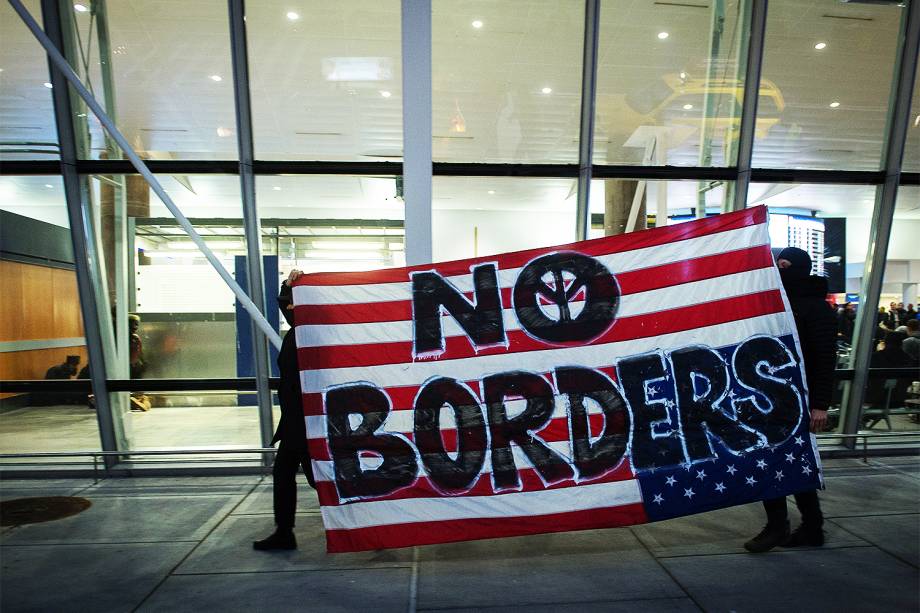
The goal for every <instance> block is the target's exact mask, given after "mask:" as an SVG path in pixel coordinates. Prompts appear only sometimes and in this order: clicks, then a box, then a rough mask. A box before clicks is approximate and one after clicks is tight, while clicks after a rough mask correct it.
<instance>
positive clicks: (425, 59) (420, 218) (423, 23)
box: [402, 0, 432, 266]
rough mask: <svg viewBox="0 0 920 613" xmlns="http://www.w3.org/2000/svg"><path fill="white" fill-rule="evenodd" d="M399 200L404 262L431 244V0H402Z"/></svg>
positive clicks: (423, 257)
mask: <svg viewBox="0 0 920 613" xmlns="http://www.w3.org/2000/svg"><path fill="white" fill-rule="evenodd" d="M402 79H403V83H402V105H403V201H404V202H405V217H406V220H405V228H406V264H408V265H409V266H413V265H416V264H427V263H429V262H431V260H432V249H431V240H432V237H431V0H402Z"/></svg>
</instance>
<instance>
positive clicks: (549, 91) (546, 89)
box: [540, 87, 553, 94]
mask: <svg viewBox="0 0 920 613" xmlns="http://www.w3.org/2000/svg"><path fill="white" fill-rule="evenodd" d="M540 91H541V92H543V93H544V94H551V93H553V88H552V87H544V88H543V89H541V90H540Z"/></svg>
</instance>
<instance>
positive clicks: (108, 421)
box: [41, 0, 117, 466]
mask: <svg viewBox="0 0 920 613" xmlns="http://www.w3.org/2000/svg"><path fill="white" fill-rule="evenodd" d="M59 6H60V5H59V4H58V2H57V0H42V2H41V7H42V20H43V22H44V29H45V32H46V34H47V35H48V37H49V38H50V39H51V41H52V43H53V44H54V45H55V47H57V49H58V50H62V49H63V47H64V37H63V31H62V28H61V18H60V13H59V12H58V10H59ZM48 69H49V71H50V74H51V85H52V89H51V96H52V99H53V101H54V120H55V124H56V126H57V133H58V143H59V145H60V151H61V175H62V178H63V180H64V195H65V197H66V199H67V218H68V220H69V222H70V236H71V240H72V241H73V254H74V262H75V264H76V271H77V291H78V292H79V296H80V313H81V315H82V317H83V332H84V335H85V337H86V349H87V353H88V354H89V363H90V365H91V368H90V380H91V381H92V385H93V394H94V396H95V400H96V419H97V420H98V423H99V436H100V439H101V443H102V450H103V451H116V450H117V446H116V438H115V426H114V423H113V420H112V411H111V406H110V404H109V391H108V386H107V383H106V372H107V370H106V360H105V352H104V351H103V346H102V333H101V329H100V321H99V308H98V307H99V305H98V304H97V296H96V292H95V290H94V283H93V278H92V274H93V265H92V263H93V262H97V261H98V253H96V252H95V241H94V240H93V223H92V220H91V219H90V215H91V211H90V210H89V208H88V203H89V200H84V198H83V196H84V191H85V188H86V186H85V184H84V183H85V180H81V177H80V175H79V173H78V172H77V167H76V162H77V150H76V140H75V133H74V126H73V122H72V117H73V114H72V111H71V107H70V96H69V94H68V86H67V80H66V79H65V78H64V76H63V74H61V72H60V71H59V70H58V69H57V68H56V67H55V66H54V64H53V63H52V62H51V61H50V60H49V62H48ZM96 270H97V271H98V267H96ZM114 461H115V458H114V457H113V456H106V457H105V463H106V466H111V465H112V464H113V463H114Z"/></svg>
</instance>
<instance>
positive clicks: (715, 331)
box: [300, 313, 794, 394]
mask: <svg viewBox="0 0 920 613" xmlns="http://www.w3.org/2000/svg"><path fill="white" fill-rule="evenodd" d="M793 331H794V325H793V321H792V318H791V317H789V315H788V314H787V313H772V314H770V315H762V316H759V317H752V318H749V319H743V320H739V321H731V322H728V323H721V324H717V325H713V326H704V327H701V328H694V329H692V330H683V331H680V332H669V333H667V334H662V335H660V336H650V337H647V338H640V339H632V340H626V341H620V342H616V343H607V344H604V345H584V346H580V347H571V348H556V349H546V350H540V351H528V352H525V353H501V354H494V355H483V356H476V357H472V358H464V359H460V360H433V361H422V362H408V363H402V364H383V365H379V366H360V367H351V368H325V369H317V370H302V371H300V384H301V389H302V390H303V392H304V393H305V394H312V393H316V392H322V391H323V390H325V389H327V388H328V387H330V386H333V385H343V384H345V383H354V382H371V383H374V384H375V385H378V386H380V387H402V386H407V385H418V384H420V383H422V382H424V381H425V380H427V379H428V378H430V377H439V376H440V377H452V378H454V379H459V380H461V381H474V380H478V379H481V378H482V377H484V376H486V375H490V374H494V373H497V372H503V371H510V370H519V369H520V368H521V365H522V364H523V363H526V365H527V370H529V371H531V372H548V371H550V370H553V369H554V368H556V367H557V366H560V365H578V366H585V367H588V368H599V367H604V366H612V365H613V363H614V361H615V360H616V359H618V358H621V357H626V356H631V355H639V354H642V353H647V352H649V351H655V350H656V349H661V350H664V351H669V350H673V349H678V348H680V347H686V346H688V345H706V346H709V347H725V346H728V345H737V344H738V343H741V342H742V341H745V340H747V339H748V338H750V337H752V336H754V335H758V334H760V335H768V336H777V337H779V336H784V335H786V334H791V333H792V332H793Z"/></svg>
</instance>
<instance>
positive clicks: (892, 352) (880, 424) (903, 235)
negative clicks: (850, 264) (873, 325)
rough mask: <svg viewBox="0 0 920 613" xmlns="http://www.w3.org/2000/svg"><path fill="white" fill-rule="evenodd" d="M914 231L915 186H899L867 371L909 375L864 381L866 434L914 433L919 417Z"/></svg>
mask: <svg viewBox="0 0 920 613" xmlns="http://www.w3.org/2000/svg"><path fill="white" fill-rule="evenodd" d="M918 232H920V188H918V187H916V186H903V187H901V188H900V189H899V190H898V200H897V204H896V206H895V214H894V225H893V227H892V230H891V242H890V243H889V245H888V257H887V259H886V261H885V271H884V273H883V274H884V276H883V277H882V293H881V296H880V297H879V314H878V321H879V327H878V329H877V330H878V332H877V334H876V339H875V340H876V341H877V343H876V346H875V352H874V353H873V354H872V359H871V361H870V363H869V365H870V372H871V368H911V369H913V370H914V375H913V376H907V377H900V378H894V377H892V378H888V379H876V378H872V379H870V380H869V385H868V387H867V388H866V399H865V402H864V403H863V415H862V421H861V427H862V428H863V429H866V430H883V431H884V429H886V428H887V429H888V430H907V431H916V430H917V417H918V415H920V370H917V366H918V365H920V362H918V350H920V330H918V324H920V321H918V320H917V308H918V303H920V257H918V255H917V248H916V247H917V245H916V236H917V235H918V234H917V233H918ZM911 320H913V322H911ZM908 339H911V340H908Z"/></svg>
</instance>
